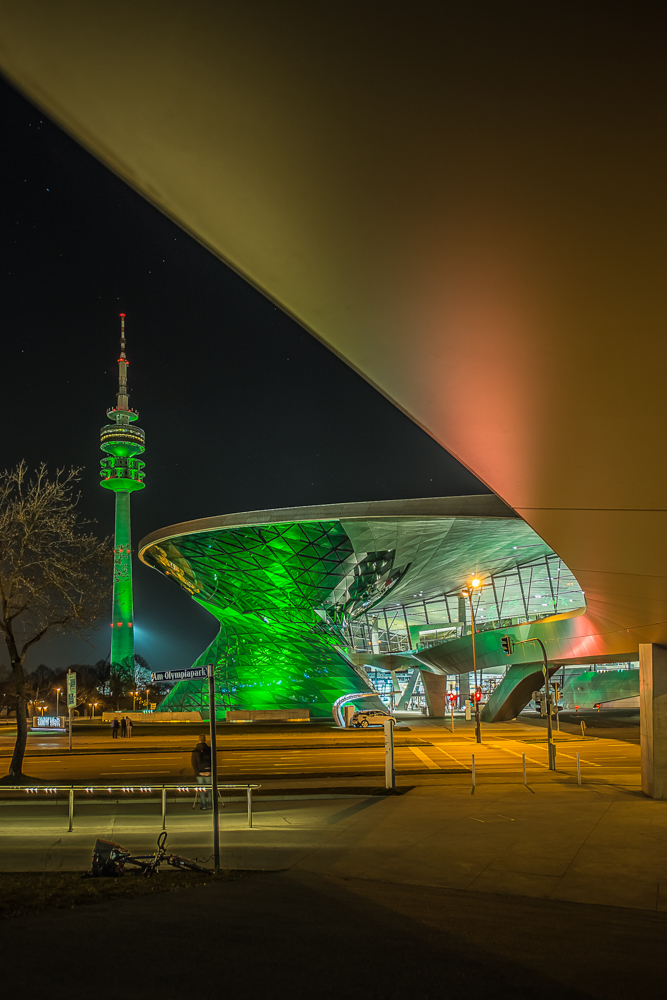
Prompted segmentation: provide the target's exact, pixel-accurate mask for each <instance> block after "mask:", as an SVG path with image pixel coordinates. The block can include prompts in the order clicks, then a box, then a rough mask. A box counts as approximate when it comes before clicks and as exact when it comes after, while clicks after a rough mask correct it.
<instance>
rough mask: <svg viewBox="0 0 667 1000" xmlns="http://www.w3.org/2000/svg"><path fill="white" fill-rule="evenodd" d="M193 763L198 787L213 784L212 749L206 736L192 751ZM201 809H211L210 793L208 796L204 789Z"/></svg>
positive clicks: (200, 739) (200, 794) (191, 759)
mask: <svg viewBox="0 0 667 1000" xmlns="http://www.w3.org/2000/svg"><path fill="white" fill-rule="evenodd" d="M190 761H191V763H192V770H193V771H194V772H195V778H196V779H197V784H198V785H210V784H211V748H210V746H209V745H208V743H207V742H206V734H204V735H203V736H200V737H199V743H198V744H197V746H196V747H195V748H194V750H193V751H192V756H191V758H190ZM199 802H200V805H199V808H200V809H201V810H202V811H206V809H208V808H210V805H211V801H210V792H209V795H208V802H207V795H206V792H205V791H204V790H203V789H202V791H201V792H200V793H199Z"/></svg>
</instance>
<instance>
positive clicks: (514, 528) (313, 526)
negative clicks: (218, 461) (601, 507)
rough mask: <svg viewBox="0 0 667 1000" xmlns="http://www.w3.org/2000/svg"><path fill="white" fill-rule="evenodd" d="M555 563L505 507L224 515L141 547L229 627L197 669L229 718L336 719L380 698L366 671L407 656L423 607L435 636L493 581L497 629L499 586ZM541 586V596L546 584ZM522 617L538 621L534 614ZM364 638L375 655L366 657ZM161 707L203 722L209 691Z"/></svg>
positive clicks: (190, 692)
mask: <svg viewBox="0 0 667 1000" xmlns="http://www.w3.org/2000/svg"><path fill="white" fill-rule="evenodd" d="M552 556H553V553H552V552H551V550H550V549H549V547H548V546H547V545H545V543H544V542H543V541H542V539H541V538H539V536H537V535H536V534H535V532H534V531H533V530H532V529H531V528H530V527H529V526H528V525H527V524H525V522H523V521H522V520H521V519H520V518H517V517H516V515H515V514H514V512H513V511H510V510H509V509H508V508H507V507H506V506H505V505H504V504H502V502H501V501H499V500H498V499H497V498H496V497H464V498H461V497H459V498H440V499H436V500H428V501H421V500H413V501H379V502H375V503H370V504H341V505H329V506H327V507H321V508H293V509H290V510H283V511H259V512H253V513H250V514H238V515H224V516H222V517H219V518H206V519H204V520H202V521H193V522H188V523H186V524H182V525H176V526H174V527H173V528H168V529H164V530H162V531H159V532H155V533H154V535H151V536H149V537H148V538H147V539H144V541H142V542H141V543H140V557H141V558H142V560H143V561H144V562H145V563H147V564H148V565H149V566H152V567H154V568H156V569H158V570H160V571H161V572H162V573H164V574H165V575H166V576H168V577H169V578H170V579H172V580H173V581H174V582H176V583H178V584H179V586H181V587H182V588H183V589H184V590H186V591H187V592H188V593H189V594H190V595H191V597H192V598H193V600H195V601H197V602H198V603H200V604H201V605H202V606H203V607H205V608H206V609H207V610H208V611H209V612H210V613H211V614H212V615H213V616H214V617H215V618H216V619H217V620H218V622H219V623H220V630H219V633H218V635H217V637H216V639H215V640H214V641H213V642H212V643H211V645H210V646H209V647H208V649H207V650H206V651H205V652H204V653H202V655H201V656H200V657H199V658H198V659H197V661H196V665H198V666H199V665H203V664H206V663H213V664H215V676H216V700H217V704H218V710H219V717H224V713H225V712H226V711H227V710H229V709H255V710H257V709H275V708H307V709H309V711H310V714H311V716H312V717H315V718H317V717H327V716H330V715H331V707H332V704H333V702H334V701H336V699H337V698H339V697H341V696H343V695H350V694H353V693H360V694H361V693H367V692H368V691H370V690H371V688H370V685H369V684H368V682H367V675H366V672H365V666H364V664H368V663H370V662H374V653H373V652H372V651H374V650H375V648H376V646H377V648H378V652H380V653H381V654H383V655H384V654H385V653H387V652H390V651H391V650H393V649H394V648H395V644H396V643H399V645H398V651H401V650H403V651H405V653H406V654H407V655H408V656H409V651H410V649H411V648H413V645H414V641H415V640H416V638H417V635H416V632H415V629H417V631H419V624H418V620H417V617H416V602H417V603H419V602H421V606H422V610H423V613H424V614H425V615H426V622H427V623H428V622H429V621H431V622H432V621H434V620H435V621H436V623H439V621H440V619H441V618H443V617H446V616H448V615H449V618H450V619H451V618H452V616H454V617H455V616H456V605H455V604H454V605H452V604H451V602H450V603H449V604H448V602H447V596H446V595H447V594H449V593H450V592H452V591H453V590H455V589H456V588H459V592H460V587H461V585H462V583H463V582H464V581H465V579H466V576H467V575H468V574H469V573H470V572H471V571H472V570H476V569H477V568H481V567H483V569H484V572H485V573H486V574H490V576H489V579H490V580H491V581H493V579H494V576H493V574H499V576H498V579H499V581H500V583H501V584H502V586H499V587H498V588H495V589H494V586H491V585H489V586H488V587H487V588H486V590H487V591H488V594H489V596H492V595H493V594H494V593H496V591H497V593H496V598H497V603H498V604H499V608H498V609H497V610H496V616H501V617H502V616H503V615H507V614H508V613H510V614H512V613H513V612H514V611H516V610H518V609H517V608H515V607H514V605H515V603H516V598H515V596H509V592H510V588H509V587H508V586H507V584H506V582H504V581H503V580H502V574H510V573H511V572H516V570H517V565H518V563H519V562H522V563H526V562H528V561H531V562H532V563H534V564H535V565H537V564H538V563H540V561H541V563H540V565H543V568H544V572H545V573H546V572H548V565H547V563H546V562H545V560H549V559H551V558H552ZM519 557H520V558H519ZM556 558H557V557H556ZM540 572H541V571H540ZM531 574H532V575H531V576H530V580H531V581H533V582H532V583H531V586H532V587H533V589H536V588H535V585H534V582H535V581H536V580H537V575H535V574H537V570H534V571H533V570H531ZM524 575H525V574H524ZM526 579H528V577H526ZM540 579H541V578H540ZM518 580H519V583H521V580H522V577H521V574H519V577H518ZM515 589H517V591H518V590H519V585H518V584H517V585H516V587H515ZM537 593H538V594H541V593H542V591H541V589H540V590H539V591H537ZM572 593H573V591H572V590H571V589H570V590H569V591H568V594H569V597H568V600H570V598H571V597H572ZM512 594H513V592H512ZM554 596H555V597H557V595H554ZM503 601H504V604H503ZM441 605H442V606H441ZM556 606H557V600H555V601H554V602H552V606H550V607H549V608H545V609H544V610H542V601H541V598H540V605H539V608H535V611H533V612H532V614H533V615H534V614H535V612H537V613H538V614H539V613H540V612H541V614H542V615H544V614H545V613H553V609H555V607H556ZM429 609H431V610H430V611H429ZM479 613H480V616H481V615H482V609H481V608H480V609H479ZM525 613H526V617H528V615H529V614H530V613H531V611H530V608H528V607H527V606H526V609H525ZM490 614H491V610H490V609H489V615H490ZM413 619H414V621H413ZM453 625H454V626H456V627H458V628H459V629H460V628H461V627H463V625H464V623H460V622H459V623H457V622H456V621H455V622H453ZM364 628H365V629H366V631H367V632H368V650H366V651H364V649H363V647H360V646H359V645H358V641H359V637H360V636H361V632H360V629H361V630H362V631H363V629H364ZM401 630H402V631H401ZM383 632H384V641H382V635H383ZM413 633H415V634H413ZM369 651H371V655H370V656H369V655H368V654H369ZM187 665H188V666H189V664H187ZM391 669H397V667H396V665H395V664H394V666H393V667H391ZM425 669H429V668H428V667H426V668H425ZM360 703H361V702H360ZM161 707H162V709H163V710H172V711H187V710H198V711H202V712H203V713H204V714H205V715H207V714H208V703H207V691H206V685H205V683H203V682H200V681H184V682H181V683H179V684H177V685H176V686H175V687H174V689H173V690H172V691H171V693H170V694H169V695H168V696H167V698H166V699H165V701H164V702H163V703H162V706H161Z"/></svg>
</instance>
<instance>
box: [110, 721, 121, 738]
mask: <svg viewBox="0 0 667 1000" xmlns="http://www.w3.org/2000/svg"><path fill="white" fill-rule="evenodd" d="M118 729H119V725H118V719H117V718H116V717H115V716H114V718H113V719H112V720H111V735H112V736H113V738H114V739H115V740H117V739H118Z"/></svg>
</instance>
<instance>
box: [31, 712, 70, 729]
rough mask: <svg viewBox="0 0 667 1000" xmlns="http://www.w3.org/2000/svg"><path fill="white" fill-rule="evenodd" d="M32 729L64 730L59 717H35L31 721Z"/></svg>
mask: <svg viewBox="0 0 667 1000" xmlns="http://www.w3.org/2000/svg"><path fill="white" fill-rule="evenodd" d="M32 725H33V729H64V728H65V727H64V725H63V720H62V719H61V718H60V716H59V715H36V716H35V717H34V718H33V720H32Z"/></svg>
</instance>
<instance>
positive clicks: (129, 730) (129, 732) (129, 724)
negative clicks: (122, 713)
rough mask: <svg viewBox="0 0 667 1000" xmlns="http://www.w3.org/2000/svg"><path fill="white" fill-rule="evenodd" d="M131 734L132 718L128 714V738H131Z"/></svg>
mask: <svg viewBox="0 0 667 1000" xmlns="http://www.w3.org/2000/svg"><path fill="white" fill-rule="evenodd" d="M131 736H132V719H131V718H130V717H129V715H128V717H127V738H128V740H129V738H130V737H131Z"/></svg>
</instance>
